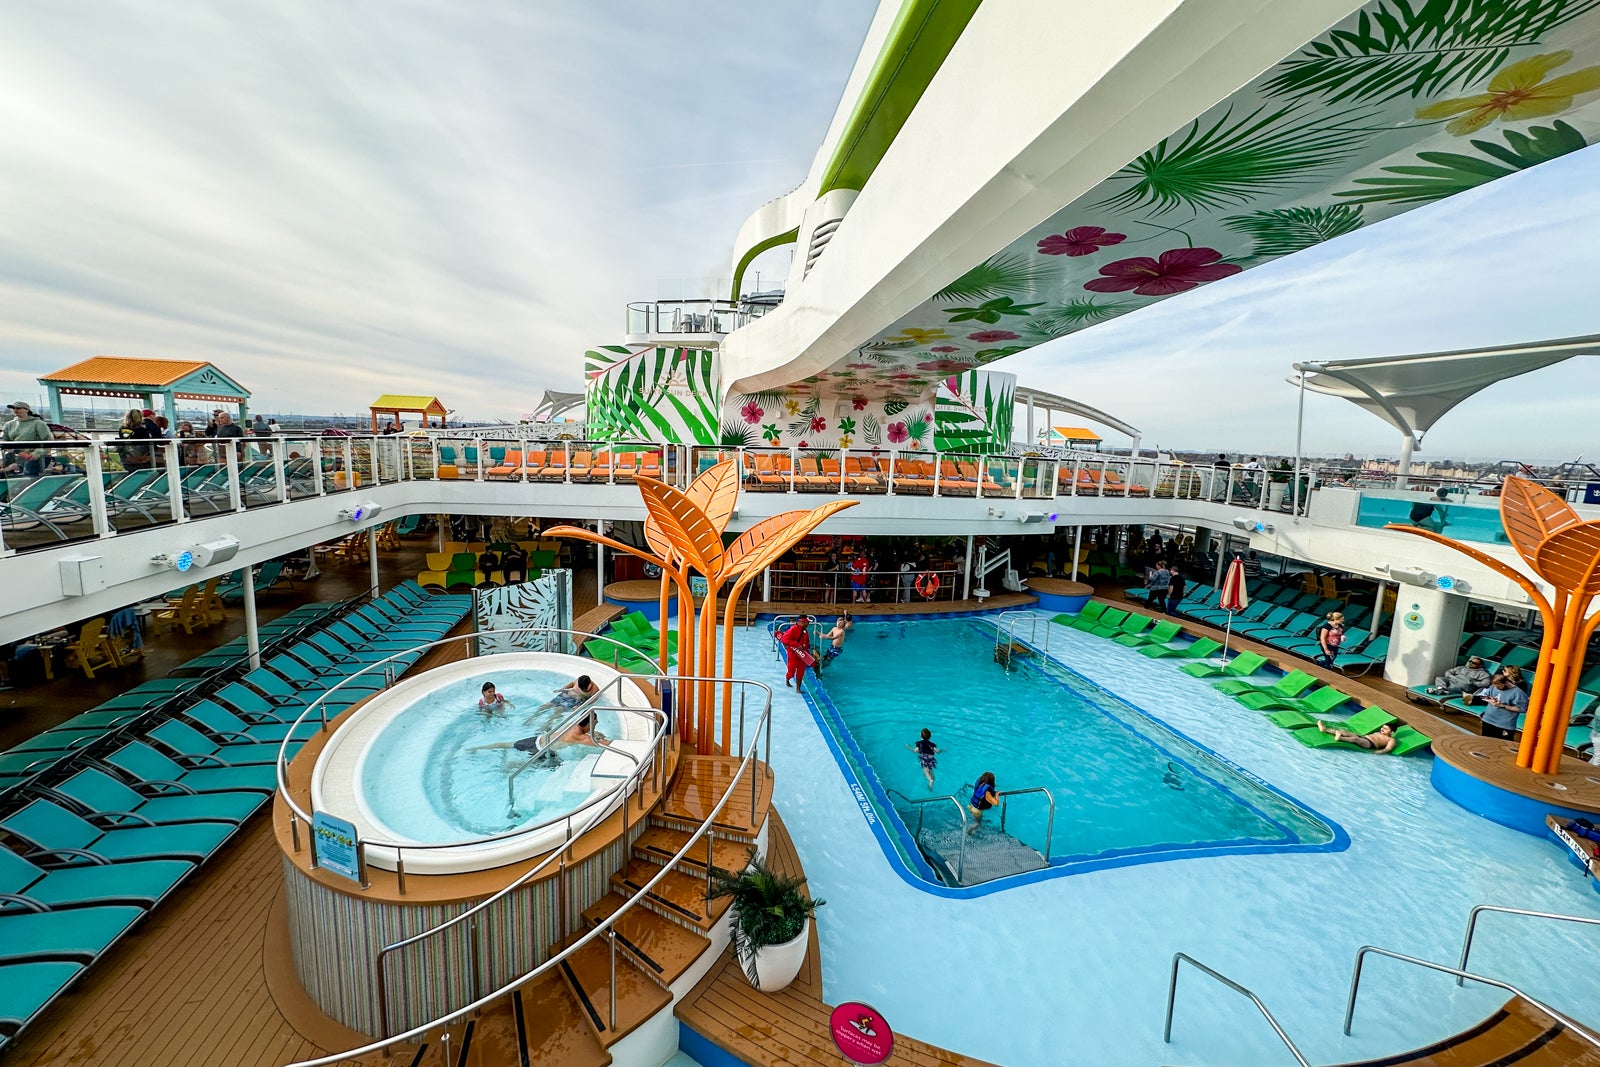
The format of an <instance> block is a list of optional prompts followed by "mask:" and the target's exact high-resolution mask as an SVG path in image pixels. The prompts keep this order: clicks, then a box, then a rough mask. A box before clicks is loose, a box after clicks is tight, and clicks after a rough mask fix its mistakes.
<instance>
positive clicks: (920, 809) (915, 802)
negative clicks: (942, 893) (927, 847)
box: [889, 789, 967, 885]
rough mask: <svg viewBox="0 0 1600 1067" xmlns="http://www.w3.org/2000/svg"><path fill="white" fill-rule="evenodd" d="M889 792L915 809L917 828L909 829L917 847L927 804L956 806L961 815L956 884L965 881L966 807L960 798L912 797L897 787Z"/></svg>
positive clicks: (920, 842)
mask: <svg viewBox="0 0 1600 1067" xmlns="http://www.w3.org/2000/svg"><path fill="white" fill-rule="evenodd" d="M889 792H890V793H892V794H894V795H895V796H897V797H899V798H900V799H901V800H903V801H905V802H906V803H907V804H910V805H911V806H913V807H914V808H916V809H917V828H916V829H915V830H913V831H911V840H912V841H914V842H916V845H917V847H918V848H919V849H920V848H921V847H922V819H923V814H924V813H925V812H926V810H927V806H928V805H929V804H943V803H946V802H948V803H951V804H954V805H955V806H956V814H957V815H959V816H961V850H960V852H959V853H958V854H957V855H956V884H957V885H960V884H962V883H963V882H964V881H965V878H966V870H967V807H966V805H965V804H963V803H961V800H960V799H959V798H958V797H957V796H956V795H955V794H954V793H951V794H948V795H946V796H942V797H919V798H916V799H913V798H911V797H908V796H906V795H905V794H904V793H902V792H900V791H899V790H898V789H891V790H889Z"/></svg>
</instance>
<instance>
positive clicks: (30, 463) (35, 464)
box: [0, 400, 55, 478]
mask: <svg viewBox="0 0 1600 1067" xmlns="http://www.w3.org/2000/svg"><path fill="white" fill-rule="evenodd" d="M6 407H7V408H9V409H10V411H11V418H10V419H9V420H7V422H6V424H5V425H4V426H0V438H3V439H4V440H5V441H6V443H7V444H10V443H13V442H14V443H17V444H21V443H24V442H30V441H50V440H53V439H54V438H55V435H54V434H52V433H51V432H50V424H49V423H47V422H45V421H44V420H43V419H41V418H40V417H39V416H37V415H35V414H34V413H33V408H31V407H29V406H28V402H27V401H26V400H18V401H16V402H15V403H11V404H7V405H6ZM5 452H6V455H5V456H3V457H0V467H5V468H10V467H15V468H16V472H17V473H18V474H20V475H22V476H23V477H25V478H37V477H38V476H39V475H40V474H42V473H44V452H43V450H41V449H22V448H8V449H6V450H5Z"/></svg>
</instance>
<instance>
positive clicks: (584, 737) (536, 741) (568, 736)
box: [468, 711, 611, 755]
mask: <svg viewBox="0 0 1600 1067" xmlns="http://www.w3.org/2000/svg"><path fill="white" fill-rule="evenodd" d="M575 745H576V746H588V747H589V748H607V747H609V746H610V745H611V739H610V738H609V737H607V736H606V735H605V734H603V733H601V732H600V731H599V730H598V729H596V727H595V715H594V712H592V711H591V712H589V713H588V714H587V715H585V716H583V717H582V718H580V719H579V720H578V721H577V722H575V723H573V724H572V725H571V726H569V727H567V729H566V730H565V731H563V732H562V734H561V736H560V737H557V738H556V739H555V740H553V741H550V740H547V739H546V738H545V735H544V734H534V735H533V736H532V737H519V738H518V739H517V740H515V741H495V742H493V743H491V744H487V745H474V746H473V747H472V748H470V749H468V751H469V752H483V751H485V750H488V749H496V748H499V749H516V750H517V751H518V752H527V753H529V754H530V755H531V754H535V753H538V752H541V751H544V752H554V753H556V754H557V755H560V752H561V750H562V749H565V748H571V747H573V746H575Z"/></svg>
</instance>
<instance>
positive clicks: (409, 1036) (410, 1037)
mask: <svg viewBox="0 0 1600 1067" xmlns="http://www.w3.org/2000/svg"><path fill="white" fill-rule="evenodd" d="M683 680H685V681H699V680H703V679H693V678H690V679H683ZM715 680H716V681H723V679H715ZM732 681H734V682H735V683H737V684H740V685H742V686H744V687H746V688H749V687H754V688H756V689H758V690H760V691H762V693H763V694H764V697H763V701H762V709H761V715H760V718H759V719H758V720H757V722H756V725H755V728H754V730H753V731H752V732H751V736H750V738H749V743H748V744H747V745H744V746H743V752H742V755H741V757H740V760H739V765H738V767H737V769H736V770H735V771H734V773H733V777H732V779H731V780H730V781H729V783H728V787H727V788H726V789H725V790H724V791H723V793H722V796H721V797H719V798H718V799H717V803H716V805H715V806H714V807H713V808H712V809H711V811H710V812H709V813H708V814H707V815H706V818H705V819H704V821H702V822H701V823H700V825H699V826H698V827H696V828H695V830H694V831H693V832H692V833H690V835H689V840H688V841H687V842H685V843H684V845H683V847H682V848H680V849H679V850H678V851H677V853H675V854H674V855H673V856H672V858H671V859H669V860H668V861H667V862H666V863H665V864H664V865H663V866H662V868H661V871H660V872H659V873H658V874H657V875H656V876H655V877H653V878H651V879H650V881H648V882H646V883H645V884H644V885H643V886H642V887H640V889H639V891H638V892H637V893H635V894H634V895H633V896H631V897H629V898H628V900H627V902H626V903H624V904H623V905H622V906H621V907H620V908H618V909H617V910H616V911H614V912H612V913H611V915H609V916H607V917H606V919H605V920H604V921H602V922H599V923H596V924H595V926H594V927H593V928H592V929H591V930H589V932H588V933H586V934H584V935H583V936H582V937H580V938H579V939H578V940H577V941H574V942H573V943H572V944H571V945H569V946H567V947H566V948H565V949H563V950H562V951H560V952H558V953H556V954H555V955H554V956H551V957H550V958H549V959H547V960H545V961H544V962H543V963H541V964H539V965H538V966H537V967H535V968H534V969H533V970H531V971H529V972H527V973H526V974H524V975H522V976H520V977H518V978H516V979H513V980H512V981H509V982H507V983H505V984H504V985H502V986H501V987H500V988H498V989H495V990H493V991H491V992H489V993H485V994H483V995H482V996H479V997H477V998H476V999H475V1000H473V1001H472V1002H471V1003H469V1004H466V1005H464V1006H462V1007H460V1008H457V1009H456V1010H454V1011H452V1012H450V1013H448V1014H446V1015H441V1016H439V1017H438V1018H436V1019H432V1020H429V1021H428V1022H426V1023H422V1024H420V1025H418V1026H414V1027H411V1028H410V1029H408V1030H405V1031H403V1032H401V1033H397V1034H393V1035H388V1036H385V1037H382V1038H380V1039H378V1040H376V1041H372V1042H370V1043H368V1044H366V1045H363V1046H361V1047H360V1048H354V1049H347V1050H345V1051H343V1052H336V1053H333V1054H330V1055H327V1056H322V1057H318V1058H316V1059H310V1060H300V1061H296V1062H295V1063H292V1064H289V1065H288V1067H330V1065H332V1064H337V1063H341V1062H343V1061H347V1060H351V1059H354V1058H357V1057H360V1056H366V1055H369V1054H373V1053H379V1052H383V1051H385V1050H387V1049H389V1048H391V1047H392V1046H394V1045H396V1044H405V1043H412V1042H414V1041H416V1040H417V1039H420V1038H423V1037H425V1036H427V1035H428V1034H429V1033H431V1032H433V1031H435V1030H437V1029H440V1028H447V1027H449V1026H450V1025H452V1024H453V1023H456V1022H458V1021H460V1020H462V1019H465V1018H467V1017H468V1016H470V1015H472V1014H473V1013H474V1012H477V1011H479V1010H481V1009H483V1008H485V1007H487V1006H488V1005H490V1004H492V1003H493V1002H494V1001H496V1000H498V999H499V998H501V997H503V996H506V995H507V994H509V993H512V992H514V991H515V990H517V989H520V988H521V987H522V986H524V985H527V984H528V983H529V982H532V981H534V980H535V979H537V978H539V977H540V976H542V975H544V974H545V973H546V972H548V971H550V970H551V969H552V968H554V967H557V966H559V965H560V964H561V963H562V961H564V960H565V959H567V957H569V956H571V955H572V954H574V953H576V952H578V951H579V950H581V949H582V948H584V946H586V945H588V944H589V943H590V942H591V941H593V940H595V939H596V938H597V937H601V936H604V937H605V938H606V940H607V942H608V943H609V946H610V949H611V952H612V960H613V967H614V966H615V958H616V933H615V929H614V928H615V926H616V924H617V922H618V920H620V919H621V918H622V917H623V916H624V915H626V914H627V913H628V912H630V911H632V910H633V908H634V907H636V906H637V905H638V904H639V902H640V901H641V900H643V899H644V898H645V897H647V896H649V895H650V894H651V893H652V892H653V891H654V890H655V888H656V886H657V885H659V884H660V883H661V881H662V880H663V879H665V878H666V877H667V875H668V874H669V873H671V872H672V871H673V869H674V868H676V867H677V865H678V864H679V863H681V862H682V861H683V859H684V857H686V856H687V855H688V854H689V853H690V852H691V851H693V849H694V848H695V846H696V845H697V844H698V843H699V842H700V840H701V838H704V837H706V836H707V835H708V834H709V833H710V832H711V828H712V826H713V824H714V823H715V822H716V820H717V819H718V818H719V817H720V816H721V814H722V811H723V809H724V808H725V807H727V805H728V802H729V800H731V799H732V798H733V795H734V793H735V791H736V790H738V789H739V788H740V787H741V783H742V781H743V779H744V776H745V775H746V774H750V775H751V781H752V784H753V786H758V785H759V776H758V775H756V774H755V773H754V764H755V763H756V762H757V761H756V759H755V754H756V749H757V748H758V747H759V746H760V745H761V743H762V734H763V731H765V735H766V745H767V753H768V755H770V753H771V745H772V688H771V687H770V686H768V685H765V684H764V683H761V682H754V681H750V680H747V679H732ZM511 888H512V887H509V886H508V887H507V888H506V889H503V890H501V891H500V893H499V894H497V896H500V895H503V894H504V893H506V892H508V891H510V889H511ZM483 903H488V901H485V902H483ZM480 906H481V905H480ZM460 918H462V916H457V917H456V920H459V919H460ZM450 921H455V920H450ZM612 988H613V989H615V988H616V983H615V981H614V980H613V982H612ZM612 1010H613V1012H614V1011H615V1004H614V1003H613V1005H612ZM380 1025H383V1026H385V1027H386V1026H387V1023H386V1022H385V1021H382V1020H380Z"/></svg>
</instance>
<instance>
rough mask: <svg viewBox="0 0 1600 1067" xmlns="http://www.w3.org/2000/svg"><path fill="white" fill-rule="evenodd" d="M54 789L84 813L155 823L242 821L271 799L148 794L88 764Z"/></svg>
mask: <svg viewBox="0 0 1600 1067" xmlns="http://www.w3.org/2000/svg"><path fill="white" fill-rule="evenodd" d="M51 789H52V790H53V791H54V792H56V793H59V794H61V795H62V796H64V797H67V798H69V799H71V800H74V801H76V802H77V803H78V805H79V806H81V807H82V808H84V809H86V811H85V812H84V813H83V814H85V815H87V813H88V812H93V813H94V814H95V815H97V816H101V817H103V821H114V820H115V819H116V818H117V817H118V816H122V815H133V816H136V817H137V818H138V819H141V820H148V821H149V822H153V823H183V822H193V821H195V820H197V819H204V820H217V821H222V822H231V823H242V822H244V821H245V820H246V819H248V818H249V817H250V816H252V815H254V814H255V813H256V812H257V811H259V810H260V809H261V806H262V805H263V804H265V803H266V802H267V798H266V795H265V794H263V793H257V792H248V791H238V792H233V793H183V794H177V795H172V796H160V797H147V796H144V795H143V794H141V793H138V792H136V791H135V790H133V789H132V788H130V787H129V786H127V785H124V784H123V783H122V782H119V781H117V780H116V779H115V778H113V777H111V775H109V774H107V773H106V772H105V771H102V770H98V769H96V768H94V767H85V768H84V769H83V770H81V771H79V772H78V773H77V774H74V775H73V776H72V777H71V778H68V779H67V780H66V781H64V782H62V783H60V784H59V785H55V786H52V787H51Z"/></svg>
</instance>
